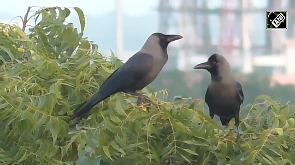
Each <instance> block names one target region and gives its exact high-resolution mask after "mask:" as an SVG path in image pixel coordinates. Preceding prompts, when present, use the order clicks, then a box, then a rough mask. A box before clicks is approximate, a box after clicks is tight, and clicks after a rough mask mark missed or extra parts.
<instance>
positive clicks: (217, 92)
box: [194, 54, 244, 141]
mask: <svg viewBox="0 0 295 165" xmlns="http://www.w3.org/2000/svg"><path fill="white" fill-rule="evenodd" d="M194 69H206V70H207V71H209V72H210V74H211V83H210V84H209V86H208V88H207V92H206V95H205V101H206V103H207V105H208V107H209V113H210V116H211V118H213V117H214V115H218V116H219V117H220V121H221V123H222V125H228V122H229V121H230V120H231V119H232V118H235V126H236V127H237V131H238V135H237V137H236V141H237V140H238V139H239V137H240V133H239V123H240V121H239V113H240V105H241V104H242V103H243V101H244V94H243V90H242V86H241V84H240V83H239V82H237V81H235V80H234V79H233V77H232V74H231V68H230V65H229V63H228V62H227V60H226V59H225V58H224V57H223V56H221V55H218V54H213V55H212V56H210V57H209V59H208V61H207V62H205V63H201V64H198V65H196V66H195V67H194Z"/></svg>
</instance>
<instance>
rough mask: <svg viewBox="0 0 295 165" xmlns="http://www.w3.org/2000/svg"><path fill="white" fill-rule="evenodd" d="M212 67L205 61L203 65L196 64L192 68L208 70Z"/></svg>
mask: <svg viewBox="0 0 295 165" xmlns="http://www.w3.org/2000/svg"><path fill="white" fill-rule="evenodd" d="M211 67H212V66H211V65H210V63H209V62H208V61H207V62H204V63H201V64H198V65H196V66H195V67H194V69H210V68H211Z"/></svg>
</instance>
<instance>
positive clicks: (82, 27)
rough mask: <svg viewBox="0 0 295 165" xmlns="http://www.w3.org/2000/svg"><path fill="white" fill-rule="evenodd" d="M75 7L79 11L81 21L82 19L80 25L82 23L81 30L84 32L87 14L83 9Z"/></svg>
mask: <svg viewBox="0 0 295 165" xmlns="http://www.w3.org/2000/svg"><path fill="white" fill-rule="evenodd" d="M74 9H75V10H76V12H77V13H78V16H79V21H80V25H81V32H82V33H83V32H84V28H85V15H84V13H83V11H82V10H81V9H80V8H78V7H74Z"/></svg>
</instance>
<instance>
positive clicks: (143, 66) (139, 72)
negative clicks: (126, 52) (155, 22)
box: [100, 52, 153, 95]
mask: <svg viewBox="0 0 295 165" xmlns="http://www.w3.org/2000/svg"><path fill="white" fill-rule="evenodd" d="M152 62H153V56H151V55H149V54H146V53H140V52H138V53H136V54H135V55H134V56H132V57H131V58H130V59H129V60H128V61H127V62H126V63H125V64H124V65H123V66H121V67H120V68H118V69H117V70H116V71H114V72H113V73H112V74H111V75H110V76H109V77H108V78H107V79H106V80H105V82H104V83H103V84H102V86H101V88H100V90H101V92H102V93H105V92H106V93H108V95H111V94H113V93H116V92H120V91H125V90H128V89H129V88H131V87H132V86H134V85H135V84H136V83H137V82H138V81H139V80H141V79H142V78H143V77H144V76H145V75H146V74H147V73H148V71H149V70H150V68H151V67H152Z"/></svg>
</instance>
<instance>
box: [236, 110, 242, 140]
mask: <svg viewBox="0 0 295 165" xmlns="http://www.w3.org/2000/svg"><path fill="white" fill-rule="evenodd" d="M239 125H240V120H239V115H237V116H236V117H235V126H236V128H237V137H236V140H235V142H237V141H238V140H239V139H240V137H241V134H240V129H239Z"/></svg>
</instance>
